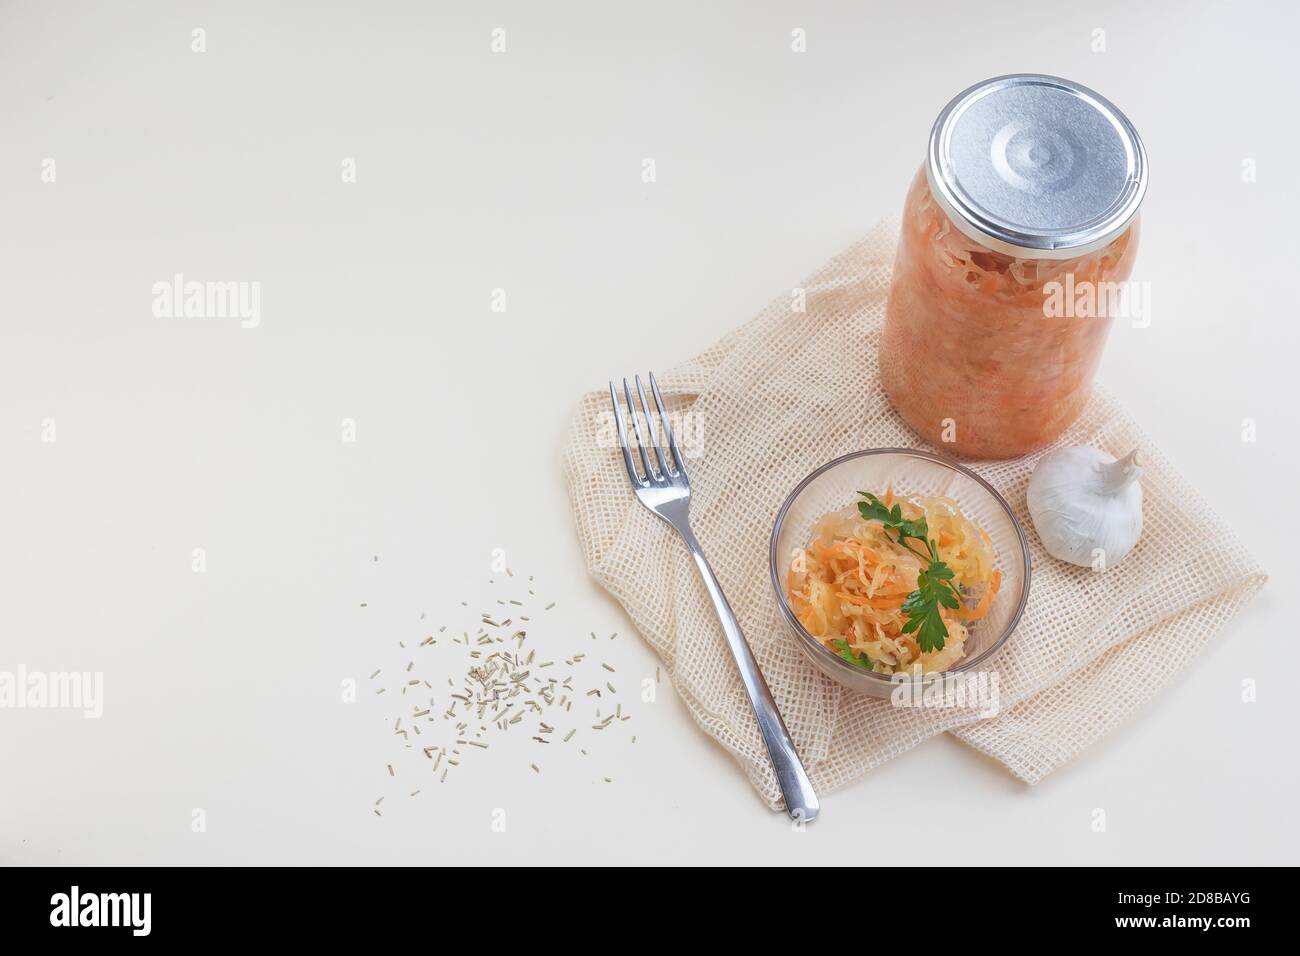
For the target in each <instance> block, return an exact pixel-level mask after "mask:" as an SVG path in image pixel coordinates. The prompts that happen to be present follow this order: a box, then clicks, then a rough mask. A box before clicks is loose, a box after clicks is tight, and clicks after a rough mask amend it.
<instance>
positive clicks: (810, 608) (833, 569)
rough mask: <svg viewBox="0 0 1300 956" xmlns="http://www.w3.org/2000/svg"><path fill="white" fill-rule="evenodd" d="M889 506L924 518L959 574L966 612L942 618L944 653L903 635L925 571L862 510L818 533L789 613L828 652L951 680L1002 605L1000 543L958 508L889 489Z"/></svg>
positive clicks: (793, 584) (789, 584)
mask: <svg viewBox="0 0 1300 956" xmlns="http://www.w3.org/2000/svg"><path fill="white" fill-rule="evenodd" d="M880 500H881V501H882V502H883V503H884V504H885V506H886V507H888V508H893V507H894V505H895V503H898V504H900V505H901V508H902V511H903V514H904V516H905V517H907V518H909V519H917V518H922V517H924V518H925V519H926V524H927V527H928V528H929V532H930V538H931V540H933V541H934V542H935V546H936V548H937V549H938V551H939V557H940V559H941V560H942V561H944V563H945V564H947V565H948V567H949V568H950V569H951V570H952V571H953V586H954V587H956V588H957V589H958V592H959V593H960V594H961V595H962V596H963V604H962V606H961V607H959V608H956V609H947V608H945V609H944V610H943V611H942V614H943V617H944V622H945V625H946V627H947V630H948V636H947V638H946V640H945V645H944V647H943V648H936V649H934V650H931V651H927V652H924V653H922V651H921V649H920V647H919V646H918V644H917V641H916V639H915V638H914V637H913V636H912V635H911V634H905V633H903V626H904V625H905V624H906V623H907V621H908V618H907V615H906V614H905V613H904V612H903V606H904V604H905V603H906V602H907V598H908V596H909V595H910V594H911V593H912V592H913V591H914V590H915V589H916V581H917V576H918V574H919V573H920V572H921V571H922V570H924V567H925V562H923V561H922V559H921V557H919V556H918V555H917V554H916V553H915V552H913V551H912V550H910V549H908V548H905V547H903V546H902V545H900V544H899V542H898V538H897V534H896V533H895V532H892V531H887V530H886V529H885V527H884V526H883V525H882V524H881V523H880V522H879V521H868V520H867V519H865V518H863V517H862V516H861V515H860V514H859V513H858V511H857V509H856V508H846V509H845V510H844V511H841V512H835V513H833V514H830V515H826V516H825V517H824V518H822V519H821V521H819V522H817V524H816V525H814V527H813V533H812V535H811V540H810V542H809V544H808V547H807V548H806V549H804V550H803V551H801V552H799V553H798V554H796V556H795V558H794V560H793V561H792V563H791V566H790V569H789V574H788V575H787V579H786V592H787V596H788V598H789V601H790V607H791V608H792V609H793V610H794V612H795V615H796V617H797V618H798V620H799V622H800V623H801V624H802V625H803V626H804V628H805V629H806V630H807V631H808V633H809V634H811V635H812V636H813V637H815V638H817V639H818V640H820V641H821V642H822V643H823V644H824V645H825V646H826V647H828V648H830V649H831V650H832V651H834V652H836V653H840V652H841V651H842V649H843V648H844V647H848V648H850V649H851V650H852V651H853V652H854V653H855V654H857V655H865V659H866V660H868V661H870V662H871V664H872V665H873V666H874V669H875V670H876V671H877V672H880V673H894V672H896V671H899V670H901V671H906V672H908V673H921V672H927V671H932V670H946V669H948V668H950V667H952V666H953V665H954V664H955V663H956V662H957V661H959V660H961V659H962V657H963V656H964V653H965V652H964V649H963V646H964V642H965V640H966V634H967V631H966V628H967V626H968V625H969V624H971V623H972V622H975V621H978V620H980V619H981V618H983V617H985V616H986V615H987V614H988V612H989V609H990V608H991V607H992V604H993V601H994V599H995V598H996V596H997V592H998V587H999V585H1000V584H1001V580H1002V575H1001V573H1000V572H998V571H996V570H994V569H993V565H994V559H995V556H994V550H993V542H992V540H991V539H990V538H989V536H988V535H987V534H986V533H985V532H984V530H983V529H982V528H979V527H978V526H977V525H975V524H974V523H972V522H971V521H970V519H969V518H967V517H966V516H965V515H964V514H962V512H961V510H960V509H959V508H958V507H957V505H956V503H955V502H953V501H951V500H950V499H947V498H916V499H909V498H901V497H898V496H897V495H895V493H894V491H893V489H892V488H887V489H885V493H884V495H883V497H882V498H881V499H880ZM864 627H865V630H864V629H863V628H864ZM837 644H838V645H839V646H838V647H837V646H836V645H837Z"/></svg>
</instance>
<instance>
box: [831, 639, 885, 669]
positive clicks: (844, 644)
mask: <svg viewBox="0 0 1300 956" xmlns="http://www.w3.org/2000/svg"><path fill="white" fill-rule="evenodd" d="M831 643H832V644H833V645H835V649H836V650H837V651H839V652H840V657H842V658H844V659H845V660H846V661H848V662H849V663H850V664H852V665H853V666H855V667H861V668H862V669H863V670H864V671H870V670H875V669H876V665H875V664H874V663H872V661H871V659H870V658H869V657H867V655H865V654H863V655H861V656H859V655H857V654H855V653H854V652H853V648H851V647H849V642H848V641H831Z"/></svg>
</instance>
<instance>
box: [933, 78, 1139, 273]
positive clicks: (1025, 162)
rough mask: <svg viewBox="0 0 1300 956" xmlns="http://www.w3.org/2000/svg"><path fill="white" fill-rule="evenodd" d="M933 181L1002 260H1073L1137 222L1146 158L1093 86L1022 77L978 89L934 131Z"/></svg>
mask: <svg viewBox="0 0 1300 956" xmlns="http://www.w3.org/2000/svg"><path fill="white" fill-rule="evenodd" d="M925 173H926V178H927V179H928V180H929V184H930V192H931V193H932V194H933V195H934V198H935V201H936V202H938V203H939V205H940V206H941V207H942V208H943V210H944V211H945V212H946V213H947V214H948V216H949V218H951V219H952V221H953V225H955V226H956V227H957V228H958V229H960V230H961V231H962V232H963V233H965V234H966V235H967V236H969V237H970V238H972V239H974V240H976V241H977V242H980V243H982V244H983V245H985V246H987V247H988V248H990V249H993V250H994V251H996V252H1002V253H1005V254H1007V255H1012V256H1017V257H1021V258H1038V259H1069V258H1072V257H1074V256H1079V255H1083V254H1084V253H1087V252H1091V251H1093V250H1094V249H1100V248H1101V247H1103V246H1105V245H1106V244H1107V243H1109V242H1110V241H1111V240H1112V239H1114V238H1115V237H1116V236H1118V235H1119V234H1120V233H1122V232H1123V231H1124V229H1125V228H1127V227H1128V225H1129V223H1131V222H1132V221H1133V217H1134V216H1136V215H1137V211H1138V206H1139V205H1141V203H1142V197H1143V195H1144V194H1145V193H1146V189H1147V154H1146V149H1145V147H1143V145H1142V139H1141V138H1140V137H1139V136H1138V134H1137V130H1136V129H1134V128H1133V124H1132V123H1130V122H1129V121H1128V117H1126V116H1125V115H1124V114H1123V113H1121V112H1120V111H1119V110H1118V109H1116V108H1115V106H1114V105H1113V104H1111V103H1110V102H1109V101H1107V100H1106V99H1104V98H1103V97H1101V96H1100V95H1098V94H1097V93H1094V92H1093V91H1092V90H1090V89H1088V88H1087V87H1086V86H1080V85H1079V84H1078V83H1072V82H1070V81H1069V80H1063V79H1060V78H1059V77H1055V76H1042V75H1038V74H1033V73H1017V74H1013V75H1011V76H998V77H994V78H993V79H991V80H985V81H984V82H983V83H977V84H976V85H975V86H972V87H971V88H970V89H968V90H966V91H965V92H964V93H961V94H959V95H958V96H957V97H956V98H955V99H954V100H953V101H952V102H951V103H949V104H948V105H947V106H945V107H944V108H943V112H941V113H940V114H939V118H938V119H937V120H935V122H934V129H933V130H931V132H930V155H929V159H928V160H927V162H926V165H925Z"/></svg>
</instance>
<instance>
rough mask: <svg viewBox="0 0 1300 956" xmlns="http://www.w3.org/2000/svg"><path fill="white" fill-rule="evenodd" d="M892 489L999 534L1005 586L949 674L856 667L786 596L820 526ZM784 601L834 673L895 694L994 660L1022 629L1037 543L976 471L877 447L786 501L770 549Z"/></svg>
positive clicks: (815, 658)
mask: <svg viewBox="0 0 1300 956" xmlns="http://www.w3.org/2000/svg"><path fill="white" fill-rule="evenodd" d="M886 488H892V489H893V490H894V492H895V493H897V494H900V495H905V496H908V497H910V496H913V495H923V496H931V495H934V496H944V497H948V498H952V499H953V500H954V501H956V502H957V504H958V506H959V507H960V508H961V510H962V511H964V512H965V513H966V515H967V517H969V518H970V519H971V520H972V521H974V522H975V523H976V524H977V525H979V526H980V527H981V528H983V529H984V530H985V531H987V532H988V534H989V537H990V538H992V539H993V548H994V551H995V554H996V556H997V557H996V565H995V566H996V567H997V568H998V569H999V570H1000V571H1001V572H1002V583H1001V585H1000V586H999V588H998V594H997V598H996V599H995V600H994V601H993V606H992V608H991V609H990V610H989V613H988V614H987V615H986V616H985V617H984V618H983V619H981V620H980V621H977V622H976V623H975V624H973V625H972V626H971V629H970V635H969V636H968V637H967V640H966V656H965V657H964V658H962V660H961V662H960V663H959V664H958V665H957V666H956V667H953V668H951V669H950V670H947V671H935V672H932V673H929V674H924V675H921V676H919V677H915V678H913V677H902V676H894V675H889V674H877V673H874V672H872V671H865V670H863V669H862V668H860V667H854V666H853V665H852V664H850V663H849V662H848V661H845V660H843V659H841V658H840V657H839V655H837V654H836V653H835V652H833V651H830V650H827V649H826V648H825V647H824V646H823V645H822V643H821V641H819V640H817V638H815V637H813V636H812V635H811V634H809V633H808V631H807V630H806V629H805V628H804V626H803V625H802V624H800V623H799V620H798V618H796V617H795V615H794V612H793V611H792V610H791V609H790V604H789V602H788V601H787V600H786V596H785V577H786V572H787V570H788V569H789V565H790V561H791V559H792V556H793V554H794V553H795V551H796V549H801V548H803V547H805V546H806V545H807V544H808V541H809V539H810V537H811V531H812V526H813V524H815V523H816V522H817V521H818V520H819V519H820V518H821V517H822V516H823V515H825V514H828V513H829V512H832V511H839V510H841V509H842V508H844V507H846V506H848V505H851V504H853V503H854V502H857V501H861V500H862V499H861V498H860V497H859V495H858V492H859V491H872V492H875V493H876V494H883V493H884V490H885V489H886ZM768 562H769V565H770V567H771V573H772V588H773V590H775V592H776V603H777V606H778V607H779V608H780V611H781V618H782V619H783V620H784V621H785V623H786V626H787V627H788V628H789V630H790V633H791V635H793V637H794V639H795V641H796V642H797V643H798V645H799V646H800V647H801V648H803V651H804V653H806V654H807V655H808V658H809V659H810V660H811V661H812V662H813V664H814V665H816V667H817V669H818V670H820V671H821V672H822V673H823V674H825V675H826V676H827V677H830V678H831V679H832V680H834V681H836V682H838V683H840V684H843V685H844V686H845V687H848V688H850V689H852V690H856V691H861V692H862V693H865V694H870V695H872V696H873V697H889V696H890V694H891V693H892V691H893V690H894V688H895V686H896V684H897V682H898V681H900V680H903V681H911V680H919V681H922V682H923V683H925V684H930V683H933V682H936V681H938V680H940V679H942V678H943V677H944V676H945V675H949V674H959V673H961V672H963V671H970V670H976V669H978V668H979V667H980V666H981V665H983V664H986V663H987V662H988V661H989V660H990V659H991V658H992V657H993V655H994V654H996V653H997V652H998V650H999V649H1000V648H1001V647H1002V645H1003V644H1005V643H1006V641H1007V638H1009V637H1010V636H1011V632H1012V631H1014V630H1015V629H1016V624H1018V623H1019V621H1020V615H1021V614H1022V613H1024V610H1025V602H1026V601H1027V600H1028V599H1029V574H1030V562H1029V544H1028V542H1027V541H1026V540H1025V532H1024V529H1023V528H1021V527H1020V522H1019V521H1018V520H1017V519H1016V516H1015V514H1014V513H1013V512H1012V511H1011V506H1010V505H1008V504H1007V503H1006V501H1005V499H1003V497H1002V496H1001V495H1000V494H998V493H997V492H996V491H994V490H993V486H992V485H990V484H989V483H988V482H987V481H985V480H984V479H983V478H981V477H980V476H979V475H977V474H975V472H973V471H971V470H970V469H969V468H964V467H962V466H961V465H959V464H957V463H956V462H952V461H948V460H947V459H946V458H942V457H940V456H938V455H932V454H930V453H928V452H923V451H914V450H911V449H907V448H874V449H871V450H870V451H859V452H853V453H852V454H849V455H845V456H844V457H842V458H836V459H835V460H834V461H832V462H828V463H827V464H825V465H822V466H821V467H820V468H818V469H817V470H816V471H814V472H813V473H812V474H811V475H809V476H808V477H807V478H805V479H804V480H803V481H801V482H799V484H798V485H796V486H795V489H794V491H792V492H790V496H789V497H788V498H786V499H785V503H784V504H783V505H782V506H781V510H780V512H778V513H777V516H776V525H775V526H774V527H773V528H772V544H771V547H770V549H769V553H768Z"/></svg>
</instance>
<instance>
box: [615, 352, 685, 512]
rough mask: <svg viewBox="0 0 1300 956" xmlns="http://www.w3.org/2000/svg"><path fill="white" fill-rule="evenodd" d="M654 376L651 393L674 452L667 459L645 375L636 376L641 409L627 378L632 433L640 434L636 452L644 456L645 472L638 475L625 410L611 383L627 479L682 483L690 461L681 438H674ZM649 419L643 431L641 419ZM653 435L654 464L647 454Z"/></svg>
mask: <svg viewBox="0 0 1300 956" xmlns="http://www.w3.org/2000/svg"><path fill="white" fill-rule="evenodd" d="M649 375H650V392H651V394H652V395H654V399H655V407H656V408H658V410H659V421H660V422H661V423H662V424H663V429H664V434H665V435H667V436H668V447H669V448H670V449H671V451H672V455H671V456H670V457H669V458H665V457H664V453H663V449H662V448H660V447H659V439H658V438H657V437H656V431H655V416H654V415H653V414H652V413H651V412H650V405H649V403H648V402H646V398H645V389H644V388H642V387H641V376H640V375H637V376H634V379H635V381H636V393H637V395H638V396H639V397H640V399H641V405H640V408H639V409H638V407H637V403H636V402H634V401H633V400H632V389H631V388H629V387H628V384H627V379H626V378H625V379H623V395H624V397H625V398H626V399H627V407H628V411H629V412H631V414H632V430H633V432H635V434H636V446H637V448H636V450H637V453H638V454H639V455H640V456H641V471H640V472H638V471H637V468H636V464H635V463H634V462H633V460H632V452H631V450H630V449H629V448H628V443H627V427H626V426H625V425H624V424H623V409H622V407H621V406H620V404H619V400H618V392H617V390H615V388H614V383H613V382H610V383H609V400H610V402H611V404H613V406H614V423H615V425H616V426H617V427H618V443H619V446H620V447H621V448H622V449H623V463H624V464H625V465H627V476H628V477H629V478H630V479H632V484H634V485H638V486H645V485H656V484H671V483H681V482H685V481H686V459H685V458H684V456H683V455H682V450H681V449H680V448H679V447H677V438H676V436H675V435H673V428H672V425H670V424H669V423H668V411H667V409H665V408H664V399H663V396H662V395H660V394H659V383H658V382H656V381H655V376H654V373H653V372H651V373H649ZM642 416H645V423H646V429H647V430H646V431H644V432H643V431H642V430H641V417H642ZM647 434H649V436H650V441H649V445H650V447H651V448H652V449H654V462H653V463H652V462H651V461H650V458H649V457H648V456H647V455H646V435H647Z"/></svg>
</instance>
